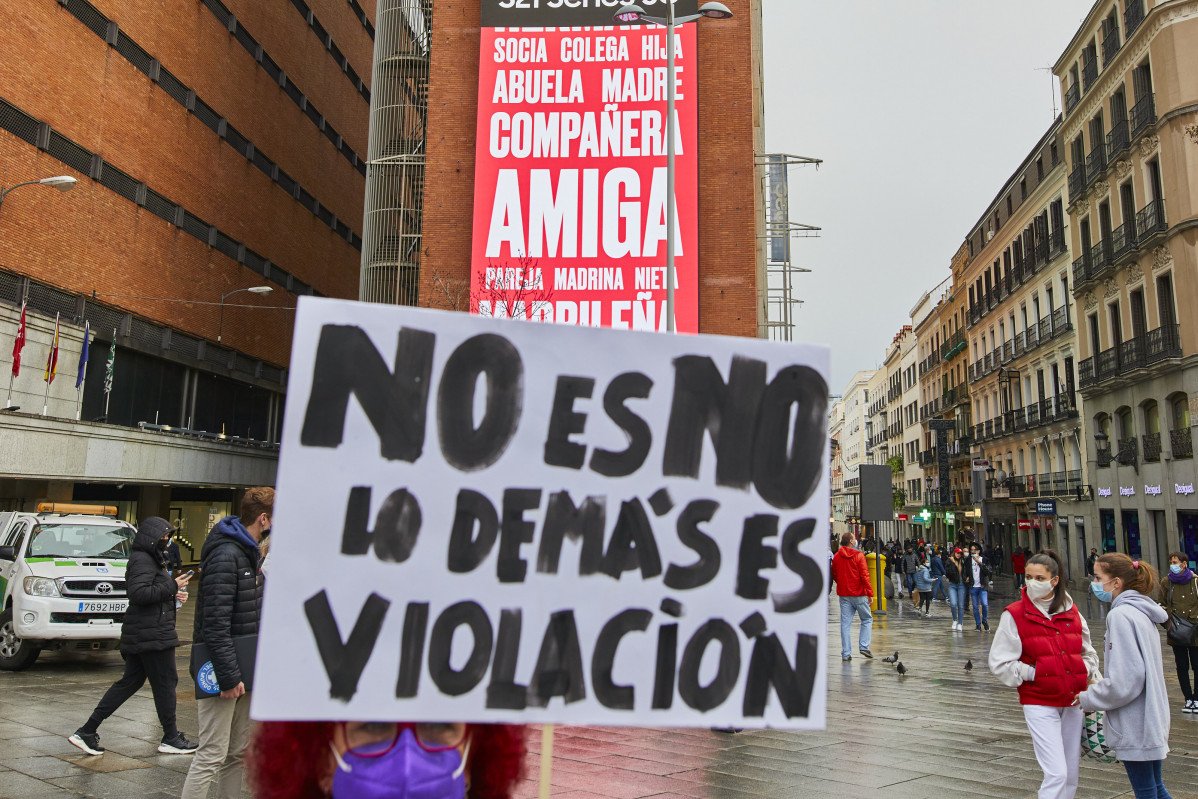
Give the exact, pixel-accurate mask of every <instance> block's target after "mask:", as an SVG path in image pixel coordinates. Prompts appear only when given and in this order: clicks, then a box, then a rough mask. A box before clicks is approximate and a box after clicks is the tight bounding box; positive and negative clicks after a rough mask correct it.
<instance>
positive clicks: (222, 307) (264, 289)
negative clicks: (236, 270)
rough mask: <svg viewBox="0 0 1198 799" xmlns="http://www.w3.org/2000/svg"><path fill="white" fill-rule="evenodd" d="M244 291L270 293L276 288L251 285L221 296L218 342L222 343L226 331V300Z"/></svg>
mask: <svg viewBox="0 0 1198 799" xmlns="http://www.w3.org/2000/svg"><path fill="white" fill-rule="evenodd" d="M242 291H248V292H249V293H250V294H270V293H271V292H272V291H274V289H273V288H272V287H270V286H250V287H249V288H245V289H233V290H232V291H230V292H227V293H225V294H222V295H221V296H220V327H219V328H218V329H217V332H216V343H217V344H219V343H220V339H221V335H223V334H224V332H225V300H227V299H228V298H229V297H232V296H233V295H234V294H238V293H240V292H242Z"/></svg>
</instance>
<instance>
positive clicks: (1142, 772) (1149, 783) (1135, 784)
mask: <svg viewBox="0 0 1198 799" xmlns="http://www.w3.org/2000/svg"><path fill="white" fill-rule="evenodd" d="M1163 763H1164V761H1163V760H1124V761H1123V768H1124V769H1125V770H1126V771H1127V779H1128V781H1130V782H1131V789H1132V790H1133V791H1135V794H1136V799H1172V797H1171V796H1170V795H1169V792H1168V791H1166V790H1165V781H1164V778H1163V777H1162V776H1161V765H1162V764H1163Z"/></svg>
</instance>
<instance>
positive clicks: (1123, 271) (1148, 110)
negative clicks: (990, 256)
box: [1054, 0, 1198, 564]
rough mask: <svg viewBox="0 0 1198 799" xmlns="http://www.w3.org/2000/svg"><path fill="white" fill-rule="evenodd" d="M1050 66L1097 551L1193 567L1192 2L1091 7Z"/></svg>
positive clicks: (1197, 29)
mask: <svg viewBox="0 0 1198 799" xmlns="http://www.w3.org/2000/svg"><path fill="white" fill-rule="evenodd" d="M1054 70H1055V72H1056V74H1057V76H1058V78H1060V80H1061V83H1062V87H1063V91H1064V95H1065V96H1064V99H1065V118H1064V122H1063V124H1062V127H1061V138H1062V140H1063V142H1064V153H1063V155H1064V158H1065V161H1066V164H1067V169H1068V172H1069V177H1068V191H1069V196H1068V209H1067V210H1068V214H1069V220H1070V228H1071V230H1070V244H1071V247H1072V248H1073V250H1074V261H1073V266H1072V278H1073V287H1072V288H1073V292H1074V294H1075V296H1076V297H1077V302H1078V305H1079V306H1080V311H1079V328H1080V329H1079V335H1078V347H1077V348H1078V357H1079V364H1078V387H1079V389H1080V392H1081V395H1082V398H1083V409H1084V411H1083V412H1084V416H1085V419H1086V420H1087V421H1088V423H1089V424H1090V429H1091V432H1092V438H1091V440H1090V442H1088V443H1091V444H1092V446H1089V447H1087V448H1086V452H1087V456H1088V458H1089V461H1088V465H1089V467H1090V469H1091V474H1092V482H1093V485H1094V489H1095V494H1096V497H1095V504H1096V515H1097V528H1098V529H1097V530H1096V531H1095V534H1094V535H1093V540H1094V543H1096V544H1097V545H1098V546H1099V547H1100V548H1101V549H1103V550H1118V551H1120V552H1127V553H1128V554H1130V555H1132V556H1133V557H1140V556H1143V557H1144V558H1146V559H1148V560H1149V561H1150V562H1152V563H1155V564H1159V563H1163V562H1165V560H1166V559H1167V557H1168V553H1169V552H1170V551H1174V550H1178V549H1180V550H1182V551H1184V552H1186V553H1187V554H1188V555H1189V559H1190V560H1198V495H1195V493H1194V484H1195V478H1196V477H1198V474H1196V473H1195V472H1196V470H1195V464H1194V459H1193V438H1194V430H1193V424H1194V422H1195V421H1196V417H1198V317H1196V316H1195V314H1194V310H1193V309H1194V307H1195V305H1196V303H1198V143H1196V142H1195V135H1194V133H1193V132H1189V133H1188V132H1187V127H1188V126H1192V125H1194V124H1195V122H1198V2H1194V1H1193V0H1168V1H1166V0H1120V2H1113V0H1107V1H1106V2H1098V3H1095V4H1094V7H1093V8H1092V9H1091V11H1090V13H1089V15H1088V16H1087V17H1086V19H1085V21H1084V22H1083V24H1082V25H1081V27H1080V28H1079V29H1078V30H1077V32H1076V34H1075V35H1074V37H1073V40H1072V41H1071V42H1070V43H1069V46H1068V47H1067V48H1066V49H1065V51H1064V52H1063V53H1062V55H1061V57H1060V59H1059V60H1058V61H1057V63H1056V65H1055V67H1054Z"/></svg>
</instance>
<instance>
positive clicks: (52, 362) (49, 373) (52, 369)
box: [42, 314, 58, 384]
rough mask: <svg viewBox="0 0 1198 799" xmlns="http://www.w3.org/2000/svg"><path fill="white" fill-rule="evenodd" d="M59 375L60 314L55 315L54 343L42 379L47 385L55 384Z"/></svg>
mask: <svg viewBox="0 0 1198 799" xmlns="http://www.w3.org/2000/svg"><path fill="white" fill-rule="evenodd" d="M56 374H58V314H55V315H54V343H53V344H52V345H51V346H50V355H49V356H48V357H47V358H46V374H45V375H44V376H43V377H42V379H43V380H45V381H46V383H47V384H50V383H53V382H54V375H56Z"/></svg>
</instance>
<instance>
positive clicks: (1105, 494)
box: [1098, 488, 1111, 497]
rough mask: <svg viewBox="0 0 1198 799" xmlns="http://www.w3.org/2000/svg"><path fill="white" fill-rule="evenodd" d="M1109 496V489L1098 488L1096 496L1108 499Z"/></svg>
mask: <svg viewBox="0 0 1198 799" xmlns="http://www.w3.org/2000/svg"><path fill="white" fill-rule="evenodd" d="M1110 495H1111V489H1109V488H1100V489H1098V496H1100V497H1109V496H1110Z"/></svg>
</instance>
